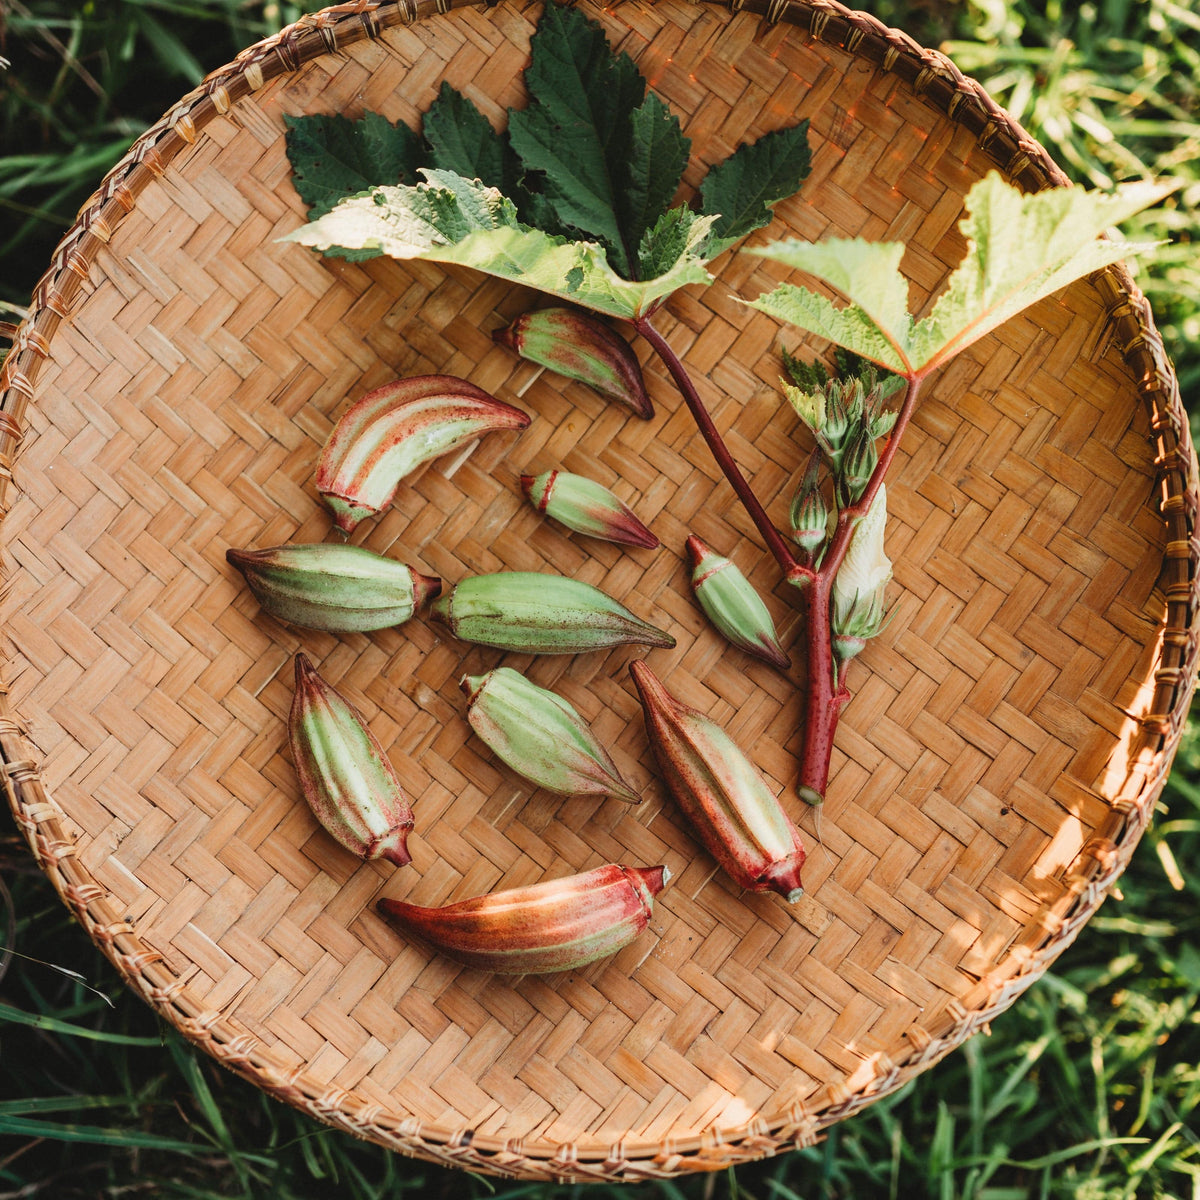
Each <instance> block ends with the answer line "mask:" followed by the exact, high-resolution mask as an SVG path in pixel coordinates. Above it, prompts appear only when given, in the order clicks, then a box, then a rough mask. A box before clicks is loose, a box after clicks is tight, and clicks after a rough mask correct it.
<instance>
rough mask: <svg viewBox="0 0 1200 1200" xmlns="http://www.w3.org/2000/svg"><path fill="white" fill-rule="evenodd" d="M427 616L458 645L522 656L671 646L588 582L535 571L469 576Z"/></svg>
mask: <svg viewBox="0 0 1200 1200" xmlns="http://www.w3.org/2000/svg"><path fill="white" fill-rule="evenodd" d="M429 615H430V617H431V618H432V619H433V620H435V621H438V622H440V623H441V624H442V625H444V626H445V627H446V628H447V629H448V630H449V631H450V632H451V633H452V634H453V635H454V636H455V637H456V638H460V639H461V640H462V641H464V642H474V643H475V644H477V645H480V646H494V647H496V648H497V649H499V650H520V651H524V652H525V653H527V654H578V653H580V652H582V651H584V650H604V649H607V648H608V647H610V646H620V645H625V644H627V643H630V642H635V643H639V644H641V645H644V646H663V647H668V648H669V647H671V646H674V645H675V639H674V638H673V637H672V636H671V635H670V634H669V633H666V632H665V631H664V630H662V629H659V628H657V626H654V625H651V624H650V622H649V621H643V620H642V619H641V618H640V617H636V616H634V614H633V613H631V612H630V611H629V609H627V608H626V607H625V606H624V605H623V604H620V603H618V602H617V601H616V600H614V599H613V598H612V597H611V596H608V595H606V594H605V593H604V592H602V591H601V590H600V589H599V588H597V587H593V586H592V585H591V584H590V583H583V582H582V581H580V580H578V579H571V578H570V577H569V576H566V575H550V574H542V573H541V572H538V571H499V572H497V573H495V574H493V575H471V576H468V577H467V578H466V579H464V580H463V581H462V582H461V583H459V584H457V585H456V586H455V587H454V588H453V589H452V590H451V591H450V592H448V593H447V594H445V595H443V596H440V597H439V598H438V599H437V600H435V601H434V602H433V604H432V605H431V606H430V610H429Z"/></svg>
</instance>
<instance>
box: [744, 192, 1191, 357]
mask: <svg viewBox="0 0 1200 1200" xmlns="http://www.w3.org/2000/svg"><path fill="white" fill-rule="evenodd" d="M1171 190H1172V188H1171V186H1170V185H1161V184H1152V183H1132V184H1124V185H1121V186H1120V187H1119V188H1118V189H1117V190H1116V191H1115V192H1113V193H1111V194H1110V193H1097V192H1089V191H1086V190H1084V189H1082V188H1056V189H1053V190H1049V191H1044V192H1037V193H1034V194H1032V195H1025V194H1024V193H1022V192H1021V191H1019V190H1018V189H1017V188H1015V187H1013V186H1012V185H1010V184H1008V183H1005V182H1004V180H1003V179H1001V177H1000V176H999V175H998V174H996V173H994V172H993V173H991V174H989V175H987V176H986V177H985V178H984V179H982V180H980V181H979V182H978V183H977V184H975V186H974V187H972V188H971V190H970V191H969V192H968V193H967V197H966V208H967V216H966V217H965V218H964V220H963V221H962V223H961V226H960V227H961V229H962V231H963V233H964V234H965V235H966V237H967V239H968V245H967V255H966V257H965V258H964V260H963V262H962V264H961V265H960V266H959V267H958V268H957V269H956V270H955V272H954V273H953V274H952V275H951V277H950V279H949V281H948V283H947V285H946V289H945V290H944V291H943V293H942V294H941V296H940V297H939V298H938V300H937V302H936V303H935V304H934V306H933V309H932V311H931V312H930V314H929V316H928V317H926V318H924V319H923V320H920V321H917V322H913V320H912V318H911V317H910V316H909V314H908V284H907V283H906V281H905V279H904V277H903V276H902V275H901V274H900V259H901V257H902V255H903V253H904V247H903V245H901V244H900V243H898V242H875V243H868V242H864V241H862V240H861V239H858V238H855V239H849V240H847V239H830V240H828V241H825V242H820V243H816V244H815V245H809V244H805V243H802V242H795V241H787V242H779V243H773V244H768V245H766V246H761V247H755V248H753V249H751V250H750V251H749V252H750V253H753V254H759V255H762V256H763V257H766V258H772V259H777V260H778V261H780V262H783V263H785V264H786V265H788V266H792V267H795V268H797V269H798V270H802V271H805V272H807V273H808V274H810V275H813V276H815V277H816V278H818V279H822V280H824V281H825V282H827V283H829V284H831V285H832V286H834V287H835V288H837V289H838V290H839V291H840V292H842V293H843V294H844V295H845V296H846V297H847V298H848V299H849V301H850V303H849V304H848V305H846V306H845V307H838V306H835V305H834V304H831V303H830V302H829V301H827V300H825V299H823V298H821V297H819V296H817V295H816V294H815V293H812V292H809V291H807V289H804V288H800V287H797V286H795V285H792V284H782V285H780V286H779V287H777V288H775V289H774V290H773V291H772V292H768V293H767V294H765V295H763V296H760V297H759V298H758V299H757V300H754V301H750V302H749V303H750V304H751V305H752V306H753V307H754V308H758V309H760V310H761V311H763V312H766V313H769V314H770V315H772V316H774V317H776V318H777V319H779V320H782V321H787V322H789V323H791V324H794V325H798V326H799V327H800V328H802V329H806V330H808V331H809V332H811V333H816V334H818V335H819V336H822V337H826V338H828V339H829V340H831V341H833V342H836V343H837V344H838V345H841V346H844V347H846V348H847V349H849V350H853V351H854V352H855V353H857V354H861V355H862V356H863V357H864V358H869V359H871V360H872V361H873V362H877V363H879V364H881V365H882V366H885V367H888V368H889V369H890V370H893V371H896V372H898V373H899V374H902V375H907V376H910V377H912V376H916V375H924V374H927V373H928V372H930V371H932V370H934V369H935V368H937V367H939V366H941V365H943V364H944V363H945V362H946V361H948V360H949V359H950V358H951V357H953V355H955V354H957V353H958V352H959V351H960V350H962V349H964V348H965V347H966V346H969V345H970V344H971V343H972V342H974V341H976V340H978V339H979V338H981V337H983V335H984V334H986V333H989V332H991V331H992V330H993V329H995V328H997V327H998V326H999V325H1001V324H1003V323H1004V322H1005V321H1007V320H1008V319H1009V318H1011V317H1013V316H1015V315H1016V314H1017V313H1019V312H1021V311H1022V310H1023V309H1025V308H1027V307H1028V306H1029V305H1031V304H1033V303H1035V302H1036V301H1038V300H1041V299H1043V298H1044V297H1046V296H1049V295H1051V294H1053V293H1054V292H1056V291H1057V290H1058V289H1059V288H1062V287H1065V286H1066V285H1067V284H1068V283H1071V282H1072V281H1073V280H1076V279H1079V278H1081V277H1082V276H1084V275H1087V274H1090V273H1091V272H1092V271H1096V270H1099V269H1100V268H1101V267H1104V266H1107V265H1109V264H1111V263H1114V262H1118V261H1119V260H1121V259H1123V258H1128V257H1131V256H1132V255H1134V254H1136V253H1138V252H1140V251H1142V250H1145V249H1147V248H1148V247H1147V246H1145V245H1143V244H1134V243H1129V242H1121V241H1103V240H1100V235H1101V234H1102V233H1104V231H1105V230H1107V229H1108V228H1109V227H1110V226H1112V225H1114V224H1116V223H1117V222H1120V221H1123V220H1125V219H1126V218H1127V217H1130V216H1132V215H1133V214H1134V213H1136V212H1138V211H1140V210H1141V209H1143V208H1146V207H1148V206H1149V205H1151V204H1153V203H1155V202H1157V201H1158V200H1161V199H1162V198H1163V197H1164V196H1165V195H1167V194H1168V193H1169V192H1170V191H1171Z"/></svg>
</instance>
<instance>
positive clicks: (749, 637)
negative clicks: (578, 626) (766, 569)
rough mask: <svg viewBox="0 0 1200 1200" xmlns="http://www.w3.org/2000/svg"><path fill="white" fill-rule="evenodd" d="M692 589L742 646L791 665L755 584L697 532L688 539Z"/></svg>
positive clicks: (782, 666)
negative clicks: (706, 543)
mask: <svg viewBox="0 0 1200 1200" xmlns="http://www.w3.org/2000/svg"><path fill="white" fill-rule="evenodd" d="M687 550H688V555H689V557H690V558H691V562H692V591H693V592H694V593H695V595H696V599H697V601H699V604H700V607H701V608H702V609H704V611H705V613H706V614H707V616H708V619H709V620H710V621H711V622H712V623H713V625H715V626H716V628H717V629H718V630H719V631H720V632H721V633H722V634H723V635H724V636H725V638H726V639H727V640H728V641H729V642H731V643H732V644H733V645H735V646H737V647H738V648H739V649H742V650H745V651H746V652H747V653H748V654H753V655H754V656H755V657H756V658H761V659H762V660H763V661H764V662H768V663H770V664H771V666H773V667H778V668H779V669H780V670H781V671H786V670H787V669H788V667H790V666H791V660H790V659H789V658H788V656H787V652H786V651H785V650H784V648H783V647H782V646H781V645H780V644H779V635H778V634H777V633H776V632H775V622H774V621H772V620H771V614H770V612H769V611H768V610H767V606H766V605H765V604H764V603H763V601H762V597H761V596H760V595H759V594H758V592H756V591H755V590H754V585H753V584H752V583H751V582H750V580H748V579H747V578H746V576H745V575H743V574H742V572H741V571H740V570H738V566H737V564H736V563H735V562H734V561H733V560H732V559H729V558H726V557H725V556H724V555H722V554H717V553H716V552H715V551H714V550H712V549H711V548H710V547H709V546H707V545H705V543H704V542H702V541H701V540H700V539H699V538H698V537H696V535H695V534H692V535H691V536H690V537H689V538H688V540H687Z"/></svg>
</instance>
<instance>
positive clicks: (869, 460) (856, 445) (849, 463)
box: [837, 429, 879, 504]
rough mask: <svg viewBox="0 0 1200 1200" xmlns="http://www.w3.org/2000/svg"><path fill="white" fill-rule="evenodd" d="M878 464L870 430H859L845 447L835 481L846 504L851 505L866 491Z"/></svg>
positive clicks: (877, 456) (877, 452)
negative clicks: (839, 486)
mask: <svg viewBox="0 0 1200 1200" xmlns="http://www.w3.org/2000/svg"><path fill="white" fill-rule="evenodd" d="M878 463H879V451H878V450H876V449H875V439H874V437H873V436H872V435H871V432H870V430H868V429H862V430H860V431H859V434H858V436H857V437H856V438H855V439H854V441H853V442H851V443H850V445H849V446H847V447H846V451H845V454H844V456H843V458H842V462H841V467H840V469H839V470H838V472H837V480H838V483H839V484H840V485H841V488H842V493H843V495H845V497H846V500H847V503H849V504H853V503H854V502H855V501H856V500H857V499H858V498H859V497H860V496H861V495H862V494H863V492H865V491H866V490H867V484H868V483H870V482H871V476H872V475H873V474H874V473H875V467H876V466H877V465H878Z"/></svg>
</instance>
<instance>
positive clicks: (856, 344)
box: [746, 238, 912, 374]
mask: <svg viewBox="0 0 1200 1200" xmlns="http://www.w3.org/2000/svg"><path fill="white" fill-rule="evenodd" d="M746 252H747V253H748V254H758V255H761V256H763V257H765V258H773V259H776V260H778V261H779V262H782V263H784V264H785V265H787V266H790V267H795V268H796V269H797V270H801V271H805V272H806V273H807V274H809V275H815V276H816V277H817V278H818V279H824V280H825V281H826V282H827V283H830V284H832V285H833V286H834V287H836V288H837V289H838V291H840V292H842V293H843V294H844V295H845V296H847V297H848V298H849V300H850V303H849V304H847V305H845V306H838V305H835V304H834V303H833V302H832V301H830V300H827V299H826V298H825V297H824V296H818V295H817V293H816V292H812V291H809V290H808V289H807V288H803V287H798V286H796V285H795V284H790V283H783V284H780V285H779V286H778V287H777V288H775V289H774V290H773V291H770V292H767V293H765V294H764V295H762V296H759V297H758V299H757V300H750V301H748V303H749V304H750V306H751V307H752V308H757V309H759V310H760V311H761V312H765V313H767V314H768V315H769V316H772V317H774V318H775V319H776V320H778V321H784V322H786V323H787V324H789V325H796V326H798V327H799V328H801V329H807V330H808V331H809V332H810V333H815V334H817V335H818V336H820V337H824V338H828V339H829V340H830V341H831V342H834V343H835V344H837V345H839V346H842V347H844V348H845V349H847V350H851V351H853V352H854V353H855V354H859V355H861V356H862V357H863V358H866V359H870V360H871V361H872V362H875V363H879V364H880V365H881V366H884V367H887V368H888V370H890V371H896V372H897V373H898V374H907V373H908V367H909V362H908V354H907V350H908V343H909V340H910V338H911V336H912V318H911V317H910V316H909V315H908V283H907V282H906V280H905V279H904V276H903V275H901V274H900V258H901V256H902V255H903V254H904V246H903V245H902V244H901V243H900V242H866V241H863V240H862V239H861V238H852V239H847V238H830V239H829V240H827V241H824V242H801V241H797V240H795V239H789V240H787V241H784V242H772V243H769V244H768V245H766V246H755V247H748V248H747V251H746Z"/></svg>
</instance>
